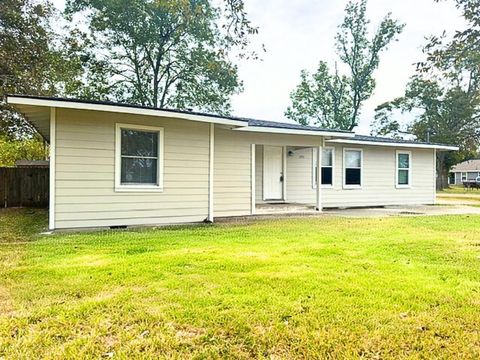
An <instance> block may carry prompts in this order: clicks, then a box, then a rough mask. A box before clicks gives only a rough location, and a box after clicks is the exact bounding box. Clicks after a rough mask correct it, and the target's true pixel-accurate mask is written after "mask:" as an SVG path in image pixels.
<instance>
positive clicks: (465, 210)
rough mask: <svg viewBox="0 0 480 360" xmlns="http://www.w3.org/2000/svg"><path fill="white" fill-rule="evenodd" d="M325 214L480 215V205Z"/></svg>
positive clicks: (364, 215)
mask: <svg viewBox="0 0 480 360" xmlns="http://www.w3.org/2000/svg"><path fill="white" fill-rule="evenodd" d="M324 214H325V215H332V216H341V217H386V216H438V215H470V214H471V215H480V207H475V206H469V205H422V206H386V207H383V208H362V209H340V210H337V209H332V210H328V209H327V210H325V211H324Z"/></svg>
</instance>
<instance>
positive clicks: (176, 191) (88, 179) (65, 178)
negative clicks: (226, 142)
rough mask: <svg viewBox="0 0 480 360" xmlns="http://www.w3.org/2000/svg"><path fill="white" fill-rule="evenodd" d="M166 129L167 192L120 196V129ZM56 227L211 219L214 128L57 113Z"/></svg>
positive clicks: (158, 120)
mask: <svg viewBox="0 0 480 360" xmlns="http://www.w3.org/2000/svg"><path fill="white" fill-rule="evenodd" d="M116 123H124V124H134V125H135V124H136V125H149V126H158V127H163V128H164V142H165V144H164V183H163V185H164V186H163V188H164V190H163V192H115V180H114V178H115V124H116ZM56 135H57V136H56V160H57V162H56V174H55V175H56V184H55V185H56V194H55V203H56V206H55V220H56V221H55V227H56V228H75V227H94V226H116V225H153V224H167V223H168V224H170V223H182V222H197V221H202V220H204V219H205V218H206V217H207V215H208V165H209V124H207V123H198V122H193V121H186V120H179V119H167V118H156V117H150V116H134V115H128V114H112V113H107V112H94V111H80V110H66V109H58V110H57V134H56Z"/></svg>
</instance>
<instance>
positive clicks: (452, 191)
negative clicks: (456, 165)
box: [438, 185, 480, 196]
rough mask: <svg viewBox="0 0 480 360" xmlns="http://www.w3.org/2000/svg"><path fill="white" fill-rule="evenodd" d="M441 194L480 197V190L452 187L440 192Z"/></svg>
mask: <svg viewBox="0 0 480 360" xmlns="http://www.w3.org/2000/svg"><path fill="white" fill-rule="evenodd" d="M438 193H439V194H467V195H478V196H480V190H478V189H466V188H465V187H464V186H463V185H451V186H450V187H448V188H445V189H443V190H440V191H439V192H438Z"/></svg>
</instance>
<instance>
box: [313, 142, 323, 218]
mask: <svg viewBox="0 0 480 360" xmlns="http://www.w3.org/2000/svg"><path fill="white" fill-rule="evenodd" d="M323 143H324V141H322V145H323ZM322 148H323V146H319V147H318V148H317V194H316V195H317V196H316V199H317V201H316V206H315V210H317V211H318V212H321V211H322Z"/></svg>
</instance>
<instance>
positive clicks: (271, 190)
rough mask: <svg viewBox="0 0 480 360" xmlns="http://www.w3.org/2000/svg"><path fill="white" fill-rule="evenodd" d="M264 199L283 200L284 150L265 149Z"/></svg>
mask: <svg viewBox="0 0 480 360" xmlns="http://www.w3.org/2000/svg"><path fill="white" fill-rule="evenodd" d="M263 198H264V200H282V199H283V148H282V147H281V146H264V147H263Z"/></svg>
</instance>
